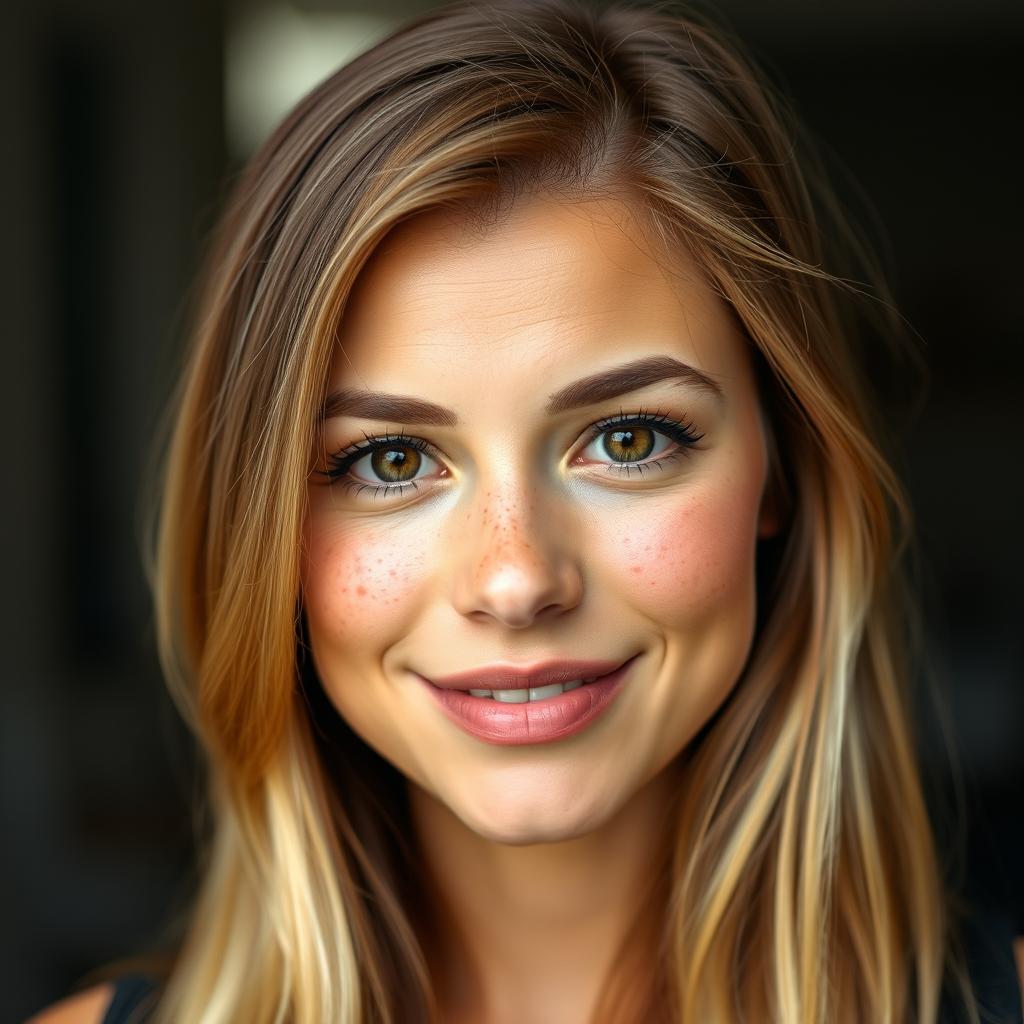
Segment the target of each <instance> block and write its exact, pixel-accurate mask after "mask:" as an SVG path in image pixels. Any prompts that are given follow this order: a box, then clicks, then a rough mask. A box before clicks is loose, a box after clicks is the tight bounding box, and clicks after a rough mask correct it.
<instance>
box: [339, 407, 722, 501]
mask: <svg viewBox="0 0 1024 1024" xmlns="http://www.w3.org/2000/svg"><path fill="white" fill-rule="evenodd" d="M629 425H633V426H643V427H646V428H647V429H650V430H654V431H655V432H656V433H661V434H663V435H664V436H666V437H668V438H669V439H670V440H672V441H674V442H675V443H676V444H677V445H679V446H680V449H681V451H682V452H685V451H686V450H687V449H688V448H690V447H692V446H693V445H695V444H696V443H697V442H698V441H700V440H701V438H703V437H704V435H703V434H699V433H695V431H694V428H693V424H692V423H690V422H689V421H688V420H687V418H686V417H685V416H683V417H680V418H679V419H675V418H674V417H672V416H670V415H668V414H667V413H664V412H662V411H661V410H657V411H655V412H653V413H652V412H649V411H648V410H646V409H644V408H640V409H639V410H638V411H637V412H633V413H627V412H625V411H623V409H622V407H621V406H620V408H619V412H618V413H616V414H614V415H612V416H605V417H602V418H601V419H599V420H596V421H594V422H593V423H591V424H590V425H589V426H588V427H587V428H586V430H585V432H584V434H583V439H584V445H583V447H584V448H586V447H589V445H590V444H591V443H592V442H593V441H594V440H595V439H596V438H598V437H600V436H601V435H602V434H604V433H607V432H608V431H610V430H612V429H614V428H615V427H618V426H629ZM659 425H660V426H661V429H660V430H659V429H658V428H659ZM362 434H363V441H359V442H356V443H355V444H353V445H348V446H346V447H345V448H342V449H340V450H339V451H337V452H335V453H333V454H329V455H328V456H327V461H328V463H329V465H330V467H331V468H329V469H328V470H327V471H326V472H324V473H323V474H322V475H324V476H326V477H327V478H328V479H329V480H331V481H333V482H343V481H345V476H346V474H347V472H348V470H349V468H350V467H351V466H352V465H353V464H354V463H356V462H358V461H359V460H360V459H361V458H363V456H365V455H366V454H367V453H369V452H372V451H374V450H375V449H379V448H385V447H386V446H387V445H389V444H390V445H396V446H402V447H409V448H414V449H416V450H417V451H420V452H423V453H424V454H425V455H427V456H428V457H429V458H432V459H434V460H436V461H439V462H445V461H446V456H445V455H444V454H443V453H442V452H441V451H440V450H439V449H438V448H437V447H436V446H435V445H433V444H431V443H430V442H429V441H427V440H425V439H424V438H421V437H415V436H412V435H409V434H405V433H401V432H399V433H391V432H389V431H388V432H385V433H383V434H367V433H366V431H363V432H362ZM574 450H576V446H574ZM675 454H679V453H675ZM669 457H671V456H669ZM658 461H659V460H657V459H656V460H653V461H651V462H650V463H629V462H623V463H615V462H610V463H601V465H604V466H605V467H606V468H607V469H610V470H615V469H619V468H621V469H626V468H628V467H634V466H635V467H639V466H643V465H652V466H653V465H655V464H657V462H658ZM349 482H350V483H351V484H352V485H353V486H356V487H357V488H358V489H360V490H361V489H363V488H366V487H373V488H377V489H379V488H382V487H383V488H384V489H385V493H387V491H388V490H397V491H399V492H403V491H406V490H408V489H409V488H416V487H417V481H415V480H406V481H401V482H396V483H386V482H385V481H380V482H379V483H375V484H371V483H367V482H365V481H358V480H353V481H349Z"/></svg>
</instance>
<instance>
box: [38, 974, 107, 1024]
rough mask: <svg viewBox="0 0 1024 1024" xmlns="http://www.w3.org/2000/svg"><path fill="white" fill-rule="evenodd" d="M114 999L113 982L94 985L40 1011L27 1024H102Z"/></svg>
mask: <svg viewBox="0 0 1024 1024" xmlns="http://www.w3.org/2000/svg"><path fill="white" fill-rule="evenodd" d="M113 997H114V984H113V982H105V983H104V984H102V985H94V986H93V987H92V988H87V989H86V990H85V991H84V992H76V993H75V995H73V996H68V997H67V999H62V1000H61V1001H60V1002H59V1003H54V1004H53V1005H52V1006H48V1007H46V1009H44V1010H40V1011H39V1013H37V1014H36V1015H35V1016H34V1017H31V1018H30V1019H29V1020H27V1021H26V1022H25V1024H100V1022H101V1021H102V1020H103V1017H104V1015H105V1014H106V1012H107V1007H108V1006H109V1005H110V1001H111V999H113Z"/></svg>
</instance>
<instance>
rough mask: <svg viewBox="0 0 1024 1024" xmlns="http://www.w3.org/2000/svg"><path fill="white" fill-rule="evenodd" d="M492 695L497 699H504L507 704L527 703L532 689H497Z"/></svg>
mask: <svg viewBox="0 0 1024 1024" xmlns="http://www.w3.org/2000/svg"><path fill="white" fill-rule="evenodd" d="M492 696H493V697H494V699H495V700H500V701H503V702H504V703H506V704H525V703H526V702H527V701H528V700H529V699H530V691H529V690H495V691H494V692H493V694H492Z"/></svg>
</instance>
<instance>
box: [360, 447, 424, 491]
mask: <svg viewBox="0 0 1024 1024" xmlns="http://www.w3.org/2000/svg"><path fill="white" fill-rule="evenodd" d="M422 461H423V457H422V456H421V455H420V453H419V452H418V451H416V449H415V448H407V447H405V446H404V445H400V446H395V447H392V448H378V449H377V450H376V451H375V452H373V453H372V454H371V455H370V468H371V469H372V470H373V472H374V473H375V474H376V475H377V476H378V478H379V482H380V483H386V484H404V483H408V482H409V481H410V480H412V478H413V477H414V476H416V471H417V470H418V469H419V468H420V465H421V463H422Z"/></svg>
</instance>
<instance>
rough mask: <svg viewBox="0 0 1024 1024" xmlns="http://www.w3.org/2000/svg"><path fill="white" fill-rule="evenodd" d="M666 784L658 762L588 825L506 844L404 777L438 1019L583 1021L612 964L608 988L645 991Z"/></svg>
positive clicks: (661, 863)
mask: <svg viewBox="0 0 1024 1024" xmlns="http://www.w3.org/2000/svg"><path fill="white" fill-rule="evenodd" d="M678 785H679V773H678V772H677V771H675V770H673V769H672V767H671V766H670V768H669V769H665V770H663V771H662V772H660V773H659V774H658V775H657V776H656V777H655V778H654V779H652V780H651V781H650V782H648V783H647V785H646V786H645V787H644V788H642V789H641V790H640V791H639V792H637V793H636V794H635V796H634V797H633V799H632V800H631V801H630V802H629V804H627V805H626V806H624V807H622V808H620V810H619V811H618V812H617V813H616V814H615V815H614V816H613V817H612V818H611V819H609V820H607V821H605V822H604V823H602V824H601V825H600V826H598V827H597V828H595V829H593V830H592V831H590V832H587V833H585V834H583V835H579V836H576V837H573V838H569V839H563V840H558V841H554V842H548V843H531V844H528V845H509V844H505V843H500V842H495V841H492V840H490V839H487V838H485V837H483V836H480V835H479V834H477V833H476V832H474V831H472V830H471V829H469V828H468V827H467V826H466V825H465V824H464V823H463V822H462V821H461V820H460V819H459V818H458V817H456V815H455V814H454V813H453V812H452V811H451V810H450V809H449V808H448V807H447V806H446V805H444V804H443V803H441V802H440V801H438V800H437V799H436V798H435V797H433V796H432V795H431V794H429V793H428V792H426V791H425V790H423V789H422V788H420V787H419V786H417V785H415V784H410V787H409V806H410V812H411V817H412V824H413V829H414V831H415V833H416V838H417V841H418V845H419V848H420V853H421V856H422V858H423V869H424V877H425V878H426V879H427V886H428V890H429V891H428V892H427V893H425V894H424V895H425V896H426V897H427V903H428V905H429V906H430V908H431V911H430V914H431V919H432V924H431V928H430V930H431V932H432V933H433V934H432V937H431V939H430V941H428V942H427V944H426V948H427V949H428V950H430V954H429V956H430V960H431V969H432V971H433V972H434V973H435V983H436V985H437V992H438V999H439V1004H440V1006H441V1008H442V1009H443V1010H444V1014H443V1017H442V1019H443V1020H445V1021H463V1020H466V1021H469V1020H472V1021H474V1022H478V1024H506V1022H512V1021H523V1020H530V1021H536V1022H547V1021H551V1022H558V1024H584V1022H586V1021H589V1020H590V1019H591V1018H592V1015H593V1012H594V1009H595V1007H596V1006H597V1005H598V1001H599V999H601V996H602V992H603V991H604V988H605V984H606V982H607V980H608V978H609V976H611V975H612V974H613V971H614V976H615V977H616V980H617V981H618V982H619V983H620V984H624V985H626V986H627V987H629V988H631V989H633V988H635V987H636V986H637V985H643V986H644V987H646V988H649V987H650V985H651V978H652V976H653V974H654V973H655V972H654V971H652V969H651V964H652V963H653V962H654V959H653V958H654V957H655V955H656V948H657V940H658V937H659V934H660V933H659V928H660V924H661V917H660V915H662V914H663V913H664V906H665V904H664V898H665V889H664V884H663V883H664V882H665V879H666V870H667V864H666V862H665V859H664V854H665V849H666V847H665V843H664V840H665V839H666V838H667V836H666V834H665V829H666V825H667V824H668V823H669V821H670V819H671V815H670V814H669V813H667V811H668V809H669V807H670V806H671V805H672V804H673V798H674V796H675V793H676V787H677V786H678ZM624 973H626V974H629V973H632V974H636V975H637V976H636V977H634V978H628V977H623V974H624ZM634 998H635V997H634ZM636 1005H637V1004H636V1002H635V1001H634V1002H633V1006H634V1008H635V1006H636Z"/></svg>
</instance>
